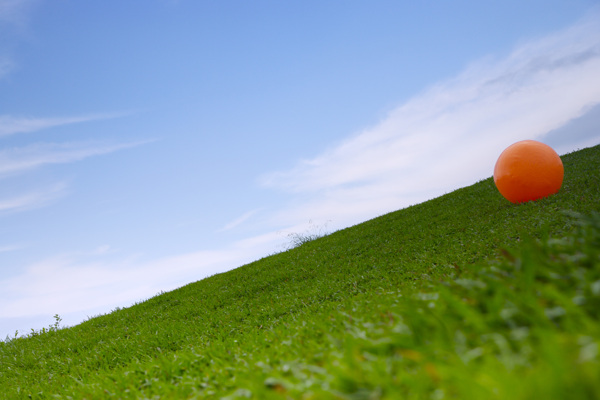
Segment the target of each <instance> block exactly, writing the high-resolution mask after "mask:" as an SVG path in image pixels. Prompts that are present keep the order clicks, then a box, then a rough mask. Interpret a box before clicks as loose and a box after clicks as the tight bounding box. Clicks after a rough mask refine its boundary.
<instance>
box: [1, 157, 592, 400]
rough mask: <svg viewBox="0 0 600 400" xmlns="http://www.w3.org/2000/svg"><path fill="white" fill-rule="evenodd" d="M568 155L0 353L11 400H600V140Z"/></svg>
mask: <svg viewBox="0 0 600 400" xmlns="http://www.w3.org/2000/svg"><path fill="white" fill-rule="evenodd" d="M563 162H564V165H565V180H564V184H563V188H562V189H561V191H560V192H559V194H557V195H555V196H551V197H549V198H546V199H542V200H539V201H537V202H531V203H526V204H521V205H513V204H511V203H509V202H508V201H506V200H505V199H503V198H502V197H501V196H500V194H499V193H498V192H497V190H496V188H495V187H494V184H493V181H492V179H491V178H490V179H486V180H484V181H481V182H478V183H476V184H474V185H472V186H470V187H467V188H463V189H460V190H457V191H455V192H452V193H450V194H447V195H445V196H442V197H439V198H436V199H434V200H431V201H428V202H425V203H422V204H419V205H416V206H413V207H409V208H406V209H403V210H400V211H397V212H393V213H390V214H387V215H384V216H381V217H379V218H375V219H373V220H370V221H367V222H365V223H362V224H360V225H357V226H354V227H351V228H348V229H345V230H342V231H338V232H335V233H333V234H331V235H329V236H326V237H324V238H321V239H318V240H314V241H311V242H309V243H306V244H304V245H302V246H300V247H298V248H295V249H292V250H290V251H287V252H284V253H280V254H276V255H273V256H270V257H266V258H263V259H261V260H259V261H256V262H254V263H251V264H248V265H245V266H243V267H240V268H237V269H235V270H232V271H230V272H227V273H223V274H219V275H215V276H212V277H210V278H207V279H203V280H202V281H199V282H196V283H192V284H189V285H187V286H185V287H182V288H180V289H177V290H175V291H172V292H169V293H164V294H162V295H160V296H156V297H154V298H152V299H149V300H147V301H145V302H142V303H139V304H137V305H135V306H132V307H129V308H126V309H120V310H115V311H114V312H112V313H110V314H108V315H105V316H100V317H96V318H93V319H90V320H89V321H86V322H84V323H82V324H80V325H78V326H75V327H72V328H67V329H55V327H52V328H50V329H48V330H47V332H37V333H35V334H33V335H30V336H29V337H27V338H18V339H13V340H10V341H8V342H6V343H0V387H1V388H2V389H3V390H2V391H0V398H7V399H13V398H33V399H38V398H39V399H42V398H58V399H67V398H76V399H79V398H87V399H97V398H148V399H155V398H156V399H159V398H228V399H237V398H240V399H242V398H254V399H271V398H273V399H295V398H305V399H398V398H406V399H430V398H431V399H450V398H455V399H494V398H497V399H505V398H511V399H513V398H514V399H518V398H521V399H530V398H532V397H533V396H536V397H539V398H544V399H552V398H556V399H563V398H590V399H592V398H600V383H599V382H600V380H599V379H598V377H599V376H600V355H599V345H600V252H599V249H600V217H598V214H594V213H596V212H598V211H600V146H596V147H594V148H589V149H584V150H582V151H578V152H575V153H571V154H568V155H566V156H564V157H563ZM564 210H571V211H573V212H577V213H581V214H584V215H587V216H589V217H587V219H586V218H583V219H582V218H580V217H577V216H574V215H573V214H572V213H565V212H564ZM538 239H539V240H538Z"/></svg>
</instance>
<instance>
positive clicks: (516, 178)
mask: <svg viewBox="0 0 600 400" xmlns="http://www.w3.org/2000/svg"><path fill="white" fill-rule="evenodd" d="M564 173H565V171H564V167H563V163H562V161H561V159H560V157H559V155H558V154H557V153H556V152H555V151H554V150H553V149H552V147H550V146H548V145H546V144H544V143H540V142H537V141H535V140H523V141H521V142H517V143H514V144H512V145H510V146H508V147H507V148H506V150H504V151H503V152H502V154H500V157H498V161H496V166H495V167H494V183H495V184H496V187H497V188H498V190H499V191H500V193H501V194H502V196H504V197H505V198H506V199H507V200H508V201H510V202H512V203H523V202H526V201H532V200H537V199H541V198H543V197H546V196H550V195H551V194H554V193H556V192H558V191H559V190H560V187H561V186H562V181H563V176H564Z"/></svg>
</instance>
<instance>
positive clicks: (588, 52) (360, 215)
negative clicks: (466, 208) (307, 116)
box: [260, 10, 600, 226]
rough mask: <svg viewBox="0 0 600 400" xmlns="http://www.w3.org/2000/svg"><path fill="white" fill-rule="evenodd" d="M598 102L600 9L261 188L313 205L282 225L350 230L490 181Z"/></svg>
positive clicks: (436, 89)
mask: <svg viewBox="0 0 600 400" xmlns="http://www.w3.org/2000/svg"><path fill="white" fill-rule="evenodd" d="M598 103H600V13H599V12H598V10H596V11H595V12H593V13H591V14H590V15H589V16H588V17H587V18H586V19H584V20H582V21H580V22H579V23H578V24H576V25H574V26H573V27H571V28H569V29H566V30H564V31H562V32H559V33H557V34H554V35H550V36H548V37H545V38H542V39H539V40H535V41H530V42H527V43H524V44H522V45H520V46H519V47H518V48H516V49H515V50H514V51H513V52H512V53H511V54H509V55H508V56H506V57H504V58H496V59H493V58H491V57H490V58H488V59H485V60H482V61H480V62H477V63H474V64H472V65H471V66H469V67H468V68H467V69H466V70H465V71H464V72H463V73H461V74H460V75H459V76H457V77H455V78H454V79H451V80H448V81H445V82H442V83H439V84H437V85H435V86H433V87H431V88H429V89H428V90H426V91H425V92H423V93H421V94H420V95H418V96H416V97H414V98H413V99H411V100H410V101H408V102H406V103H405V104H403V105H401V106H399V107H397V108H396V109H394V110H393V111H392V112H391V113H390V114H389V115H388V116H387V117H386V118H385V119H384V120H383V121H381V122H380V123H378V124H377V125H376V126H374V127H372V128H369V129H366V130H365V131H363V132H361V133H360V134H358V135H356V136H354V137H352V138H350V139H348V140H346V141H344V142H342V143H340V144H339V145H338V146H336V147H334V148H332V149H330V150H328V151H326V152H324V153H323V154H321V155H319V156H317V157H314V158H312V159H309V160H305V161H302V162H301V163H299V164H298V165H297V166H296V167H295V168H294V169H292V170H288V171H282V172H275V173H271V174H268V175H265V176H263V177H262V178H261V180H260V182H261V183H262V184H263V185H264V186H267V187H274V188H278V189H282V190H285V191H288V192H291V193H294V194H295V195H296V196H298V195H299V194H302V195H303V196H308V198H309V199H308V200H307V201H304V202H301V203H299V204H296V205H294V206H290V207H288V208H286V209H284V210H282V211H281V212H279V213H277V214H276V215H275V216H274V217H273V220H278V221H288V222H289V223H297V222H298V221H299V220H306V219H308V218H311V219H313V220H315V219H317V220H326V219H332V220H334V221H335V223H336V225H340V224H341V225H346V226H347V224H350V223H356V222H360V221H361V220H364V219H365V218H370V217H374V216H376V215H378V214H381V213H384V212H389V211H392V210H395V209H399V208H402V207H405V206H407V205H410V204H414V203H417V202H421V201H424V200H427V199H429V198H433V197H435V196H438V195H441V194H444V193H446V192H448V191H451V190H453V189H456V188H458V187H461V186H465V185H468V184H471V183H474V182H476V181H477V180H479V179H482V178H486V177H489V176H491V174H492V171H493V165H494V163H495V161H496V159H497V157H498V155H499V154H500V153H501V152H502V150H503V149H504V148H506V147H507V146H508V145H510V144H511V143H513V142H515V141H518V140H523V139H538V140H543V139H544V136H545V135H546V134H547V133H548V132H550V131H552V130H555V129H557V128H559V127H561V126H564V125H565V124H567V123H568V122H569V121H571V120H573V119H575V118H577V117H580V116H581V115H582V114H583V113H585V112H586V111H587V110H589V109H590V108H591V106H593V105H594V104H598ZM585 140H587V142H586V143H593V140H594V138H586V139H585Z"/></svg>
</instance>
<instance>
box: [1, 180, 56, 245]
mask: <svg viewBox="0 0 600 400" xmlns="http://www.w3.org/2000/svg"><path fill="white" fill-rule="evenodd" d="M66 193H67V184H66V183H64V182H61V183H57V184H55V185H54V186H52V187H50V188H46V189H42V190H37V191H35V192H30V193H27V194H23V195H20V196H16V197H11V198H7V199H6V198H5V199H0V213H1V214H4V213H7V212H18V211H25V210H31V209H33V208H39V207H43V206H45V205H48V204H49V203H51V202H53V201H55V200H57V199H59V198H61V197H63V196H65V194H66ZM1 214H0V215H1ZM1 251H2V250H0V252H1Z"/></svg>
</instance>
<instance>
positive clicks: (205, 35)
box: [0, 0, 600, 338]
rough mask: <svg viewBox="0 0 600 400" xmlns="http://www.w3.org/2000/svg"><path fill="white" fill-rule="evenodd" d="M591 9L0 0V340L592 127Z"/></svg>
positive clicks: (597, 98) (308, 0) (435, 192)
mask: <svg viewBox="0 0 600 400" xmlns="http://www.w3.org/2000/svg"><path fill="white" fill-rule="evenodd" d="M599 6H600V5H599V3H598V1H591V0H561V1H559V0H544V1H537V0H532V1H526V2H523V1H512V0H510V1H509V0H507V1H503V2H482V1H452V2H450V1H447V2H441V1H435V2H434V1H422V2H408V1H380V0H373V1H352V0H349V1H334V0H331V1H329V0H327V1H323V0H318V1H312V0H303V1H286V2H281V1H274V0H272V1H264V0H256V1H252V2H248V1H240V0H238V1H230V0H222V1H218V2H217V1H202V0H179V1H176V0H130V1H122V0H103V1H79V0H52V1H51V0H0V94H1V95H0V337H2V338H3V337H5V336H6V335H11V336H12V335H13V334H14V332H15V330H19V331H20V332H22V333H23V332H27V331H29V330H30V329H31V328H35V329H39V328H41V327H43V326H47V325H50V324H52V323H53V322H54V320H53V318H52V316H53V315H54V314H59V315H60V316H61V317H62V318H63V320H64V323H66V324H67V325H73V324H77V323H79V322H81V321H83V320H85V319H86V318H87V317H91V316H94V315H98V314H100V313H106V312H110V311H111V310H112V309H114V308H115V307H124V306H128V305H131V304H133V303H134V302H137V301H141V300H144V299H147V298H149V297H152V296H154V295H155V294H157V293H158V292H160V291H166V290H171V289H173V288H176V287H179V286H182V285H184V284H187V283H189V282H193V281H197V280H199V279H202V278H204V277H206V276H209V275H212V274H215V273H219V272H223V271H226V270H229V269H232V268H235V267H238V266H240V265H242V264H244V263H247V262H250V261H253V260H256V259H258V258H261V257H264V256H266V255H269V254H272V253H274V252H276V251H281V250H282V249H283V248H284V247H285V245H286V243H288V240H289V238H288V236H287V235H289V234H290V233H293V232H296V233H303V232H309V231H310V230H311V229H316V230H318V229H325V230H327V231H334V230H337V229H341V228H344V227H347V226H351V225H354V224H357V223H359V222H362V221H365V220H368V219H370V218H373V217H376V216H378V215H381V214H384V213H387V212H390V211H394V210H397V209H400V208H403V207H406V206H408V205H411V204H415V203H419V202H422V201H424V200H427V199H430V198H433V197H436V196H439V195H442V194H444V193H448V192H450V191H452V190H454V189H457V188H460V187H463V186H467V185H470V184H473V183H475V182H477V181H478V180H480V179H483V178H487V177H489V176H491V174H492V170H493V165H494V163H495V161H496V158H497V157H498V155H499V154H500V153H501V152H502V150H503V149H504V148H505V147H507V146H508V145H510V144H511V143H513V142H515V141H518V140H523V139H537V140H540V141H543V142H545V143H547V144H549V145H551V146H553V147H554V148H555V149H556V150H557V151H558V152H559V153H560V154H564V153H567V152H570V151H573V150H576V149H579V148H584V147H589V146H592V145H596V144H598V143H600V129H599V126H600V124H599V123H600V106H599V105H598V104H599V103H600V9H599Z"/></svg>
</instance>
